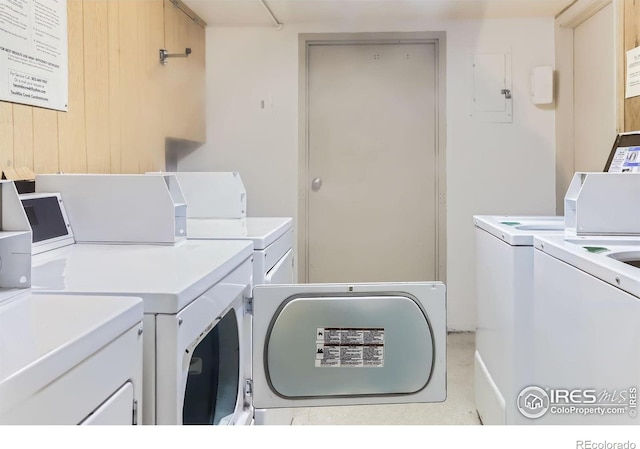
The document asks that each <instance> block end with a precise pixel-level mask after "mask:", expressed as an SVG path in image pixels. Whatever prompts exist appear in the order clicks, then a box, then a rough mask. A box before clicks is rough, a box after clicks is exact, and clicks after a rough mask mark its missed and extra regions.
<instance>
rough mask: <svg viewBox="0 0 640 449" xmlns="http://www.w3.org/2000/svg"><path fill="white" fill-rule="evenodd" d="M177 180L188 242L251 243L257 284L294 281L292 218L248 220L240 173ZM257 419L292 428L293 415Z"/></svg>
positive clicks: (283, 412)
mask: <svg viewBox="0 0 640 449" xmlns="http://www.w3.org/2000/svg"><path fill="white" fill-rule="evenodd" d="M151 174H157V173H151ZM173 175H175V176H176V178H177V180H178V182H179V183H180V188H181V190H182V193H183V195H184V198H185V201H186V203H187V229H188V232H187V239H189V240H248V241H251V242H252V243H253V285H262V284H289V283H291V282H293V280H294V279H293V248H292V247H293V219H292V218H289V217H247V193H246V190H245V188H244V185H243V183H242V179H241V178H240V175H239V174H238V173H236V172H177V173H173ZM247 329H250V326H249V325H248V326H247ZM247 338H248V339H250V338H251V335H250V334H249V335H247ZM255 420H256V423H258V424H285V425H286V424H291V422H292V420H293V413H292V411H291V410H286V409H279V410H277V411H273V410H271V411H269V412H266V411H262V410H256V413H255Z"/></svg>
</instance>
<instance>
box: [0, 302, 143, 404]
mask: <svg viewBox="0 0 640 449" xmlns="http://www.w3.org/2000/svg"><path fill="white" fill-rule="evenodd" d="M142 317H143V306H142V300H141V299H140V298H135V297H99V296H81V295H34V294H32V292H31V291H30V290H25V291H23V294H21V295H19V296H18V297H14V298H12V299H11V300H9V301H6V302H5V303H3V304H2V305H0V412H1V411H2V409H3V408H5V407H6V408H10V407H11V406H13V405H15V404H17V403H18V402H19V401H21V400H24V399H25V398H27V397H29V396H30V395H31V394H33V393H34V392H36V391H38V390H40V389H41V388H43V387H45V386H46V385H47V384H49V383H50V382H51V381H53V380H54V379H56V378H58V377H59V376H60V375H62V374H64V373H65V372H67V371H68V370H69V369H71V368H73V367H74V366H76V365H78V364H79V363H81V362H82V361H83V360H85V359H86V358H88V357H89V356H91V355H92V354H94V353H95V352H97V351H98V350H99V349H101V348H102V347H104V346H105V345H107V344H108V343H110V342H111V341H113V340H114V339H115V338H117V337H118V336H119V335H121V334H122V333H124V332H126V331H127V330H129V329H131V327H133V326H136V325H137V324H138V323H140V322H141V321H142ZM0 414H1V413H0Z"/></svg>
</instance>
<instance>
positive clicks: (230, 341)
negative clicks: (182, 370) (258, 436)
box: [182, 309, 240, 424]
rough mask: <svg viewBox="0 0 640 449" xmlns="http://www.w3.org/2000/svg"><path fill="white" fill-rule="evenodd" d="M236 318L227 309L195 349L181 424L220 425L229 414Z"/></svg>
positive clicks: (234, 387) (234, 390)
mask: <svg viewBox="0 0 640 449" xmlns="http://www.w3.org/2000/svg"><path fill="white" fill-rule="evenodd" d="M237 318H238V317H237V316H236V312H235V310H234V309H231V310H230V311H229V312H228V313H227V314H226V315H225V316H224V317H223V318H222V319H221V320H220V321H219V322H218V324H217V325H216V326H215V327H214V328H213V329H212V330H211V331H210V332H209V333H208V334H207V335H206V336H205V337H204V338H203V339H202V341H200V343H199V344H198V345H197V346H196V347H195V349H194V351H193V355H192V356H191V360H190V363H189V374H188V377H187V387H186V390H185V397H184V406H183V412H182V422H183V424H223V423H224V422H225V419H226V418H227V417H229V416H231V415H233V412H234V409H235V406H236V398H237V394H238V379H239V369H240V357H239V338H238V323H237Z"/></svg>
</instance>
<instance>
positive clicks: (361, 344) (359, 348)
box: [315, 327, 384, 368]
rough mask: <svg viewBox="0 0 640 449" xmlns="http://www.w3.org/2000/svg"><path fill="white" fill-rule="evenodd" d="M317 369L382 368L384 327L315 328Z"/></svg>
mask: <svg viewBox="0 0 640 449" xmlns="http://www.w3.org/2000/svg"><path fill="white" fill-rule="evenodd" d="M315 358H316V360H315V364H316V365H315V366H316V367H318V368H382V367H384V329H383V328H335V327H319V328H316V347H315Z"/></svg>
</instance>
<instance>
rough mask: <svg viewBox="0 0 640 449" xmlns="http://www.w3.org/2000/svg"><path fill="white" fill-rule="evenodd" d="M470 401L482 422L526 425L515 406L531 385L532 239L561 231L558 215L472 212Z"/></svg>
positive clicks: (561, 225) (562, 226)
mask: <svg viewBox="0 0 640 449" xmlns="http://www.w3.org/2000/svg"><path fill="white" fill-rule="evenodd" d="M474 224H475V226H476V261H477V262H476V292H477V294H476V301H477V306H476V307H477V309H476V310H477V314H476V321H477V327H476V352H475V402H476V409H477V411H478V414H479V416H480V419H481V420H482V423H483V424H526V423H528V420H527V419H526V418H525V417H524V416H522V415H521V414H520V413H519V411H518V410H517V407H516V401H517V397H518V394H519V393H520V391H521V390H522V388H524V387H526V386H529V385H531V381H532V370H533V366H532V361H531V353H532V351H533V237H534V235H538V234H558V233H560V234H561V233H563V232H564V217H553V216H550V217H527V216H475V217H474Z"/></svg>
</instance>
